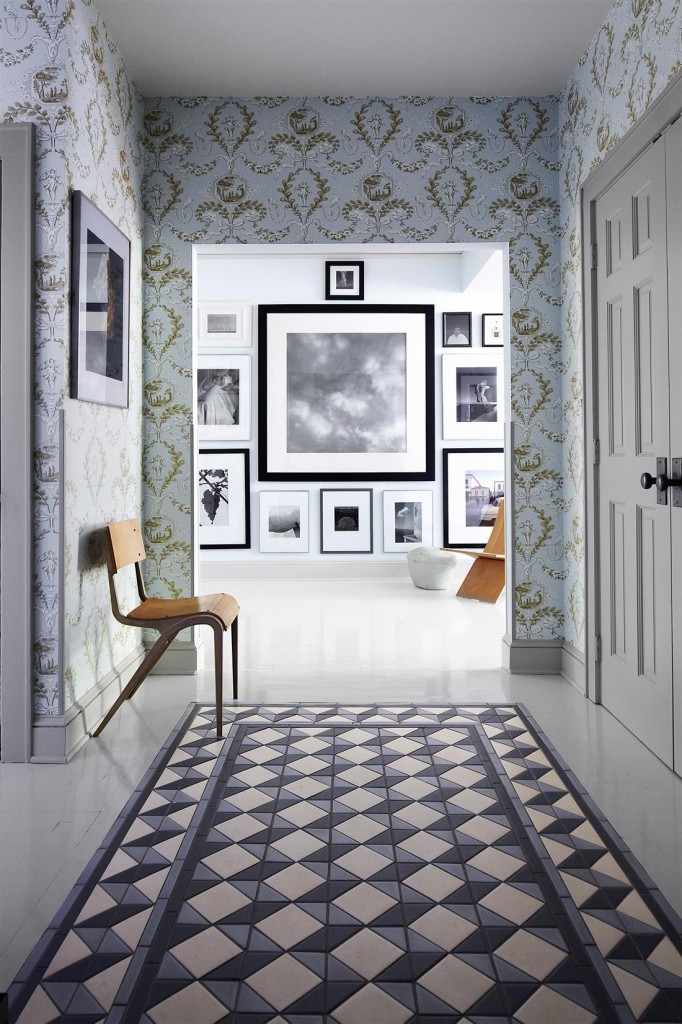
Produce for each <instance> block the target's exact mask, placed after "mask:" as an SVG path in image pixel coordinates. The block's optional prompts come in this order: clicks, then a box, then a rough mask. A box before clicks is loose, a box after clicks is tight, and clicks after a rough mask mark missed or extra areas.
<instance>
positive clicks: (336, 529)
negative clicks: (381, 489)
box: [320, 488, 373, 555]
mask: <svg viewBox="0 0 682 1024" xmlns="http://www.w3.org/2000/svg"><path fill="white" fill-rule="evenodd" d="M372 528H373V523H372V490H371V488H363V489H361V490H354V491H344V490H342V489H340V488H328V489H323V490H321V491H320V551H321V552H322V554H323V555H333V554H343V553H345V552H348V551H354V552H356V553H363V554H371V552H372V550H373V542H372Z"/></svg>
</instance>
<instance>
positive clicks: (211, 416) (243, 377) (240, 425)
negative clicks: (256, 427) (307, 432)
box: [194, 353, 251, 441]
mask: <svg viewBox="0 0 682 1024" xmlns="http://www.w3.org/2000/svg"><path fill="white" fill-rule="evenodd" d="M194 385H195V386H194V406H195V411H196V422H197V426H198V433H199V440H201V441H248V440H249V438H250V437H251V356H232V355H221V354H219V353H216V354H213V355H203V354H202V355H199V356H197V363H196V370H195V379H194Z"/></svg>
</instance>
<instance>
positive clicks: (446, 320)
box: [443, 312, 472, 348]
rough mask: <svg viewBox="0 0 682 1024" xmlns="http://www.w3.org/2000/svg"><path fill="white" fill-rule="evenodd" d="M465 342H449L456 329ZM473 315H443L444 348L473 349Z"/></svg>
mask: <svg viewBox="0 0 682 1024" xmlns="http://www.w3.org/2000/svg"><path fill="white" fill-rule="evenodd" d="M458 328H459V329H460V331H461V332H462V334H463V335H464V336H465V338H466V340H465V341H449V340H448V339H449V338H450V337H452V336H453V333H454V332H455V330H456V329H458ZM471 342H472V338H471V313H458V312H457V313H443V348H471Z"/></svg>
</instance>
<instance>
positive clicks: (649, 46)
mask: <svg viewBox="0 0 682 1024" xmlns="http://www.w3.org/2000/svg"><path fill="white" fill-rule="evenodd" d="M681 70H682V12H681V10H680V0H618V3H616V4H615V6H614V8H613V10H612V11H611V13H610V15H609V17H608V18H607V20H606V21H605V22H604V24H603V25H602V27H601V29H600V30H599V32H598V33H597V35H596V36H595V38H594V40H593V41H592V43H591V45H590V46H589V48H588V50H587V52H586V53H585V54H584V56H583V58H582V60H581V61H580V63H579V64H578V66H577V67H576V68H575V70H574V72H573V74H572V75H571V77H570V79H569V81H568V82H567V84H566V88H565V89H564V92H563V95H562V97H561V139H562V144H561V265H562V273H563V314H562V320H563V323H562V332H561V333H562V342H563V353H562V363H563V373H562V376H563V396H564V398H563V402H564V420H565V430H566V443H565V445H564V450H563V455H564V458H563V465H562V475H563V478H564V504H565V511H564V517H563V529H562V532H563V536H564V566H565V572H566V587H565V612H566V623H565V627H564V628H565V635H566V639H567V640H568V641H569V643H572V644H573V645H574V646H575V647H577V648H578V649H579V650H581V651H584V649H585V540H584V530H585V524H584V515H583V508H584V501H585V497H584V482H585V467H584V465H583V364H582V354H583V336H582V273H583V271H582V259H581V229H580V215H581V210H580V186H581V184H582V183H583V181H584V180H585V178H586V177H587V175H588V174H589V173H590V171H592V170H594V168H595V167H596V166H597V165H598V164H599V163H600V162H601V161H602V160H603V159H604V157H605V156H606V155H607V154H608V153H609V152H610V150H611V149H613V147H614V146H615V145H616V143H617V142H618V141H619V139H621V138H622V137H623V135H624V134H625V133H626V131H627V130H628V129H629V128H630V127H631V125H632V124H633V123H634V122H635V121H636V120H637V118H638V117H640V116H641V115H642V114H643V113H644V112H645V110H646V109H647V108H648V107H649V106H650V105H651V103H652V102H653V100H655V99H656V97H657V96H658V95H660V93H661V92H662V91H663V89H664V88H665V87H666V85H667V84H668V82H669V81H671V80H672V79H673V78H674V77H675V76H676V75H677V74H679V72H680V71H681Z"/></svg>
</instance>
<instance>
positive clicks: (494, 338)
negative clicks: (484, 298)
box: [482, 313, 504, 348]
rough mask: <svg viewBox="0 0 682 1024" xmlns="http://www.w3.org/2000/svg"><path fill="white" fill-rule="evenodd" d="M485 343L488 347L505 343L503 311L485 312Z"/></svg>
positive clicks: (483, 333)
mask: <svg viewBox="0 0 682 1024" xmlns="http://www.w3.org/2000/svg"><path fill="white" fill-rule="evenodd" d="M482 337H483V344H484V345H485V347H486V348H501V347H502V346H503V345H504V316H503V314H502V313H483V332H482Z"/></svg>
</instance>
